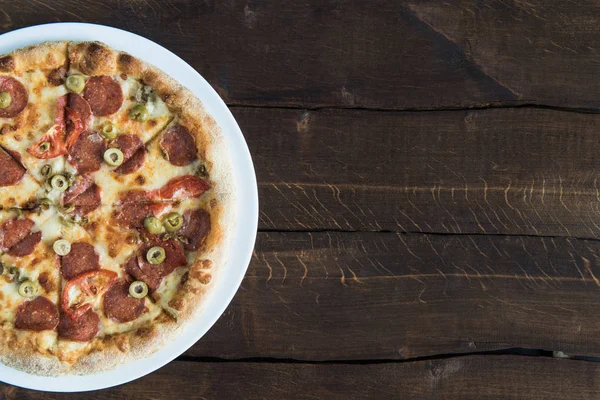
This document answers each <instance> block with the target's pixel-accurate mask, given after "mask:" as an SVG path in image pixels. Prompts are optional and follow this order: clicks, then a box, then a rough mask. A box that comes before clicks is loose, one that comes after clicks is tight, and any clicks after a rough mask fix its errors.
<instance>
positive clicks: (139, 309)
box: [102, 280, 148, 322]
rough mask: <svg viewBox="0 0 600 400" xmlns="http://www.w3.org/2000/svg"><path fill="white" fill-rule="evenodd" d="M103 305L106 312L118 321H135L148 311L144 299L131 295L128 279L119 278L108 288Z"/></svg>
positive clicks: (109, 316)
mask: <svg viewBox="0 0 600 400" xmlns="http://www.w3.org/2000/svg"><path fill="white" fill-rule="evenodd" d="M102 305H103V309H104V314H106V316H107V317H108V318H110V319H112V320H115V321H117V322H129V321H133V320H134V319H136V318H137V317H139V316H140V315H142V314H143V313H145V312H147V311H148V309H147V308H146V306H145V305H144V299H136V298H134V297H131V296H129V283H128V282H127V281H126V280H119V281H117V282H115V283H114V284H113V285H112V286H111V287H110V289H108V291H107V292H106V293H105V294H104V300H103V302H102Z"/></svg>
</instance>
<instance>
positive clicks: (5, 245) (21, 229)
mask: <svg viewBox="0 0 600 400" xmlns="http://www.w3.org/2000/svg"><path fill="white" fill-rule="evenodd" d="M33 225H34V222H33V221H32V220H30V219H29V218H12V219H9V220H8V221H6V222H4V223H3V224H2V225H1V226H0V249H2V250H3V251H7V250H9V249H10V248H11V247H13V246H16V245H17V244H18V243H19V242H21V241H22V240H23V239H25V238H26V237H27V236H29V234H30V233H31V228H33Z"/></svg>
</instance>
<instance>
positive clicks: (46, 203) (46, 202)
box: [38, 197, 52, 210]
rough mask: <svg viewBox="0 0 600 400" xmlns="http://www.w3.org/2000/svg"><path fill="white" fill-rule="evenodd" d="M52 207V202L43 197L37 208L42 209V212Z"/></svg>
mask: <svg viewBox="0 0 600 400" xmlns="http://www.w3.org/2000/svg"><path fill="white" fill-rule="evenodd" d="M51 205H52V200H50V199H49V198H47V197H43V198H41V199H40V201H39V204H38V206H39V207H40V208H41V209H42V210H47V209H49V208H50V206H51Z"/></svg>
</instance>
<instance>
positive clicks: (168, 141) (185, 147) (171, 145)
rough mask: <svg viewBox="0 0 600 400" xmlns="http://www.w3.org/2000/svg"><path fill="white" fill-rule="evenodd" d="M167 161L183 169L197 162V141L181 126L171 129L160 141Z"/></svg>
mask: <svg viewBox="0 0 600 400" xmlns="http://www.w3.org/2000/svg"><path fill="white" fill-rule="evenodd" d="M160 147H161V148H162V149H163V150H164V152H165V155H166V157H167V160H169V162H170V163H171V164H173V165H176V166H179V167H183V166H185V165H188V164H191V163H193V162H194V161H196V159H197V158H198V157H197V151H198V150H197V149H196V141H195V140H194V137H193V136H192V134H191V133H190V131H189V130H188V129H187V128H186V127H184V126H181V125H177V126H173V127H171V128H169V129H168V130H167V131H166V132H165V133H164V134H163V137H162V139H161V141H160Z"/></svg>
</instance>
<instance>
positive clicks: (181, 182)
mask: <svg viewBox="0 0 600 400" xmlns="http://www.w3.org/2000/svg"><path fill="white" fill-rule="evenodd" d="M208 189H210V184H209V183H208V182H206V181H205V180H204V179H202V178H200V177H198V176H195V175H184V176H178V177H177V178H173V179H171V180H170V181H169V182H167V184H166V185H164V186H163V187H161V188H160V189H157V190H154V191H152V197H153V198H156V199H163V200H164V199H169V200H173V199H186V198H188V197H198V196H200V195H201V194H202V193H204V192H206V191H207V190H208Z"/></svg>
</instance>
